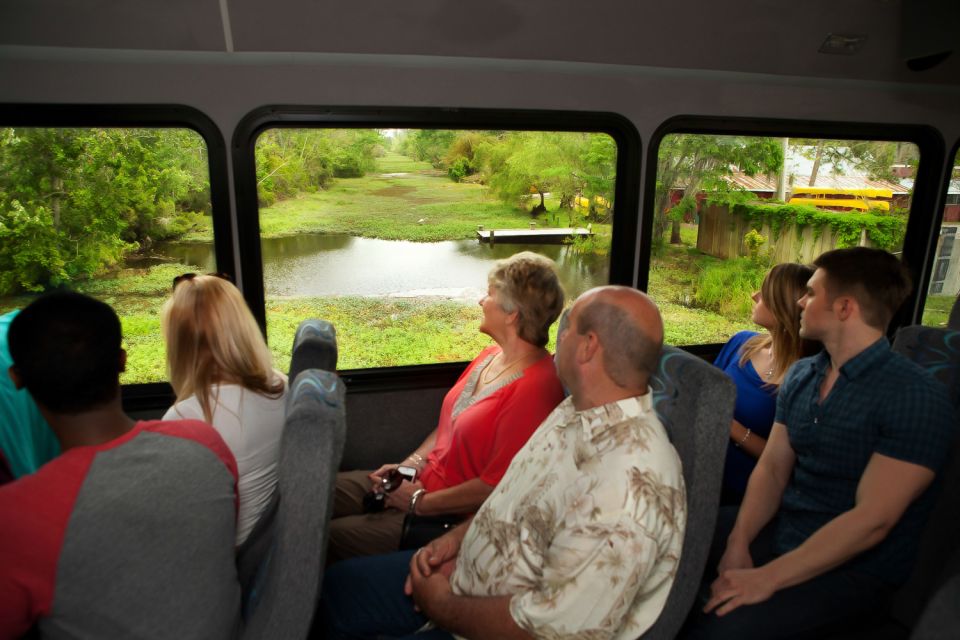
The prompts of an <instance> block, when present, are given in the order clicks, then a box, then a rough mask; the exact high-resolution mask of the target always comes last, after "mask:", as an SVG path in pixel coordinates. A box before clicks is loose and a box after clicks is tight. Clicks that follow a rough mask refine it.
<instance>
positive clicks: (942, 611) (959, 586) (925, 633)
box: [910, 573, 960, 640]
mask: <svg viewBox="0 0 960 640" xmlns="http://www.w3.org/2000/svg"><path fill="white" fill-rule="evenodd" d="M958 602H960V573H954V574H953V577H951V578H950V579H949V580H947V581H946V582H945V583H943V585H942V586H941V587H940V588H939V589H937V592H936V593H935V594H933V597H932V598H931V599H930V602H929V603H928V604H927V606H926V608H925V609H924V610H923V615H922V616H920V620H919V621H918V622H917V626H916V627H914V629H913V633H912V634H910V638H911V639H912V640H952V639H953V638H956V637H957V630H958V629H960V607H958V606H957V603H958Z"/></svg>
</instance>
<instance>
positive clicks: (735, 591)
mask: <svg viewBox="0 0 960 640" xmlns="http://www.w3.org/2000/svg"><path fill="white" fill-rule="evenodd" d="M768 573H769V571H768V570H767V567H760V568H759V569H730V570H727V571H723V572H721V574H720V577H719V578H717V579H716V580H715V581H714V583H713V584H712V585H711V587H710V592H711V595H712V597H711V598H710V601H709V602H707V606H705V607H704V608H703V612H704V613H710V612H711V611H713V610H716V612H717V615H718V616H725V615H727V614H728V613H730V612H731V611H733V610H734V609H736V608H737V607H740V606H742V605H745V604H756V603H758V602H763V601H764V600H767V599H768V598H769V597H770V596H772V595H773V594H774V592H776V590H777V589H776V586H775V584H774V581H773V580H772V579H771V578H770V577H769V576H768V575H767V574H768Z"/></svg>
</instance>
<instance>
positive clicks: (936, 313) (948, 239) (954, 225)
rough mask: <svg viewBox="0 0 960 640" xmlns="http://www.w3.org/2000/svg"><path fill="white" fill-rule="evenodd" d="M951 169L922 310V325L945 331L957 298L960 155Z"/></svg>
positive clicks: (959, 287) (959, 283)
mask: <svg viewBox="0 0 960 640" xmlns="http://www.w3.org/2000/svg"><path fill="white" fill-rule="evenodd" d="M951 166H952V167H953V170H952V171H951V174H950V182H949V184H948V186H947V198H946V201H945V204H944V207H943V218H942V219H941V222H940V237H939V239H938V240H937V248H936V253H935V254H934V255H935V257H934V262H933V269H932V271H931V273H930V287H929V288H928V289H927V299H926V302H925V303H924V306H923V320H922V323H923V324H924V325H926V326H928V327H946V326H947V320H948V318H949V317H950V311H951V309H952V308H953V304H954V301H955V300H956V299H957V296H958V295H960V151H958V152H957V154H956V155H955V156H954V158H953V164H952V165H951Z"/></svg>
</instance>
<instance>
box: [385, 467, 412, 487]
mask: <svg viewBox="0 0 960 640" xmlns="http://www.w3.org/2000/svg"><path fill="white" fill-rule="evenodd" d="M417 471H418V469H417V468H416V467H408V466H406V465H400V466H399V467H397V468H396V469H394V470H393V471H391V472H390V473H388V474H387V475H385V476H384V477H383V478H382V479H381V480H380V483H381V484H380V488H381V489H382V490H383V491H384V492H386V493H389V492H391V491H393V490H394V489H396V488H397V487H399V486H400V483H401V482H403V481H404V480H408V481H410V482H414V481H416V479H417Z"/></svg>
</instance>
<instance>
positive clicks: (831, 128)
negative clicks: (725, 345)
mask: <svg viewBox="0 0 960 640" xmlns="http://www.w3.org/2000/svg"><path fill="white" fill-rule="evenodd" d="M685 133H689V134H701V135H728V136H735V135H742V136H768V137H790V138H823V139H827V140H876V141H891V142H909V143H913V144H915V145H917V149H918V150H919V152H920V164H919V168H918V170H917V175H916V177H915V179H914V187H913V196H912V197H911V200H910V213H909V216H908V218H907V229H906V235H905V236H904V240H903V252H902V254H901V260H902V261H903V262H904V264H906V266H907V269H908V270H909V272H910V276H911V278H912V279H913V282H914V283H915V285H914V288H913V291H912V292H911V294H910V296H909V297H908V299H907V301H906V302H904V304H903V306H901V308H900V310H899V311H898V312H897V314H896V315H895V316H894V318H893V320H892V321H891V323H890V328H889V334H890V335H892V334H893V333H894V332H895V330H896V329H897V328H898V327H900V326H904V325H908V324H914V323H917V322H919V317H920V315H921V312H922V310H923V302H924V300H925V298H926V288H927V286H928V284H929V278H930V268H931V264H932V260H933V254H934V251H935V249H936V244H937V238H938V236H939V230H940V225H939V221H940V219H941V217H942V215H943V206H942V202H943V200H944V199H945V194H946V189H941V188H940V181H941V179H942V173H943V170H942V168H943V166H944V164H945V159H946V155H945V153H946V151H945V149H946V145H945V143H944V140H943V137H942V136H941V134H940V132H939V131H938V130H937V129H935V128H933V127H931V126H928V125H911V124H888V123H861V122H839V121H819V120H787V119H772V118H748V117H736V118H727V117H719V116H696V115H681V116H675V117H672V118H670V119H668V120H666V121H664V122H663V123H662V124H661V125H660V126H659V127H657V129H656V130H655V131H654V133H653V135H652V136H651V138H650V140H649V142H648V144H647V163H646V167H645V170H644V192H643V215H642V220H641V235H640V245H639V251H638V254H637V265H636V267H637V287H638V288H639V289H641V290H642V291H646V290H647V286H648V284H649V268H650V258H651V251H652V247H653V222H654V213H655V212H654V205H655V199H656V183H657V155H658V153H659V150H660V144H661V142H662V141H663V139H664V137H666V136H668V135H670V134H685ZM938 205H939V206H938ZM677 346H680V347H682V348H683V349H684V350H687V351H690V352H691V353H695V354H697V355H700V356H705V357H706V356H713V355H715V354H716V353H717V352H718V351H719V347H720V346H722V345H721V344H719V343H716V344H703V345H677Z"/></svg>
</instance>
